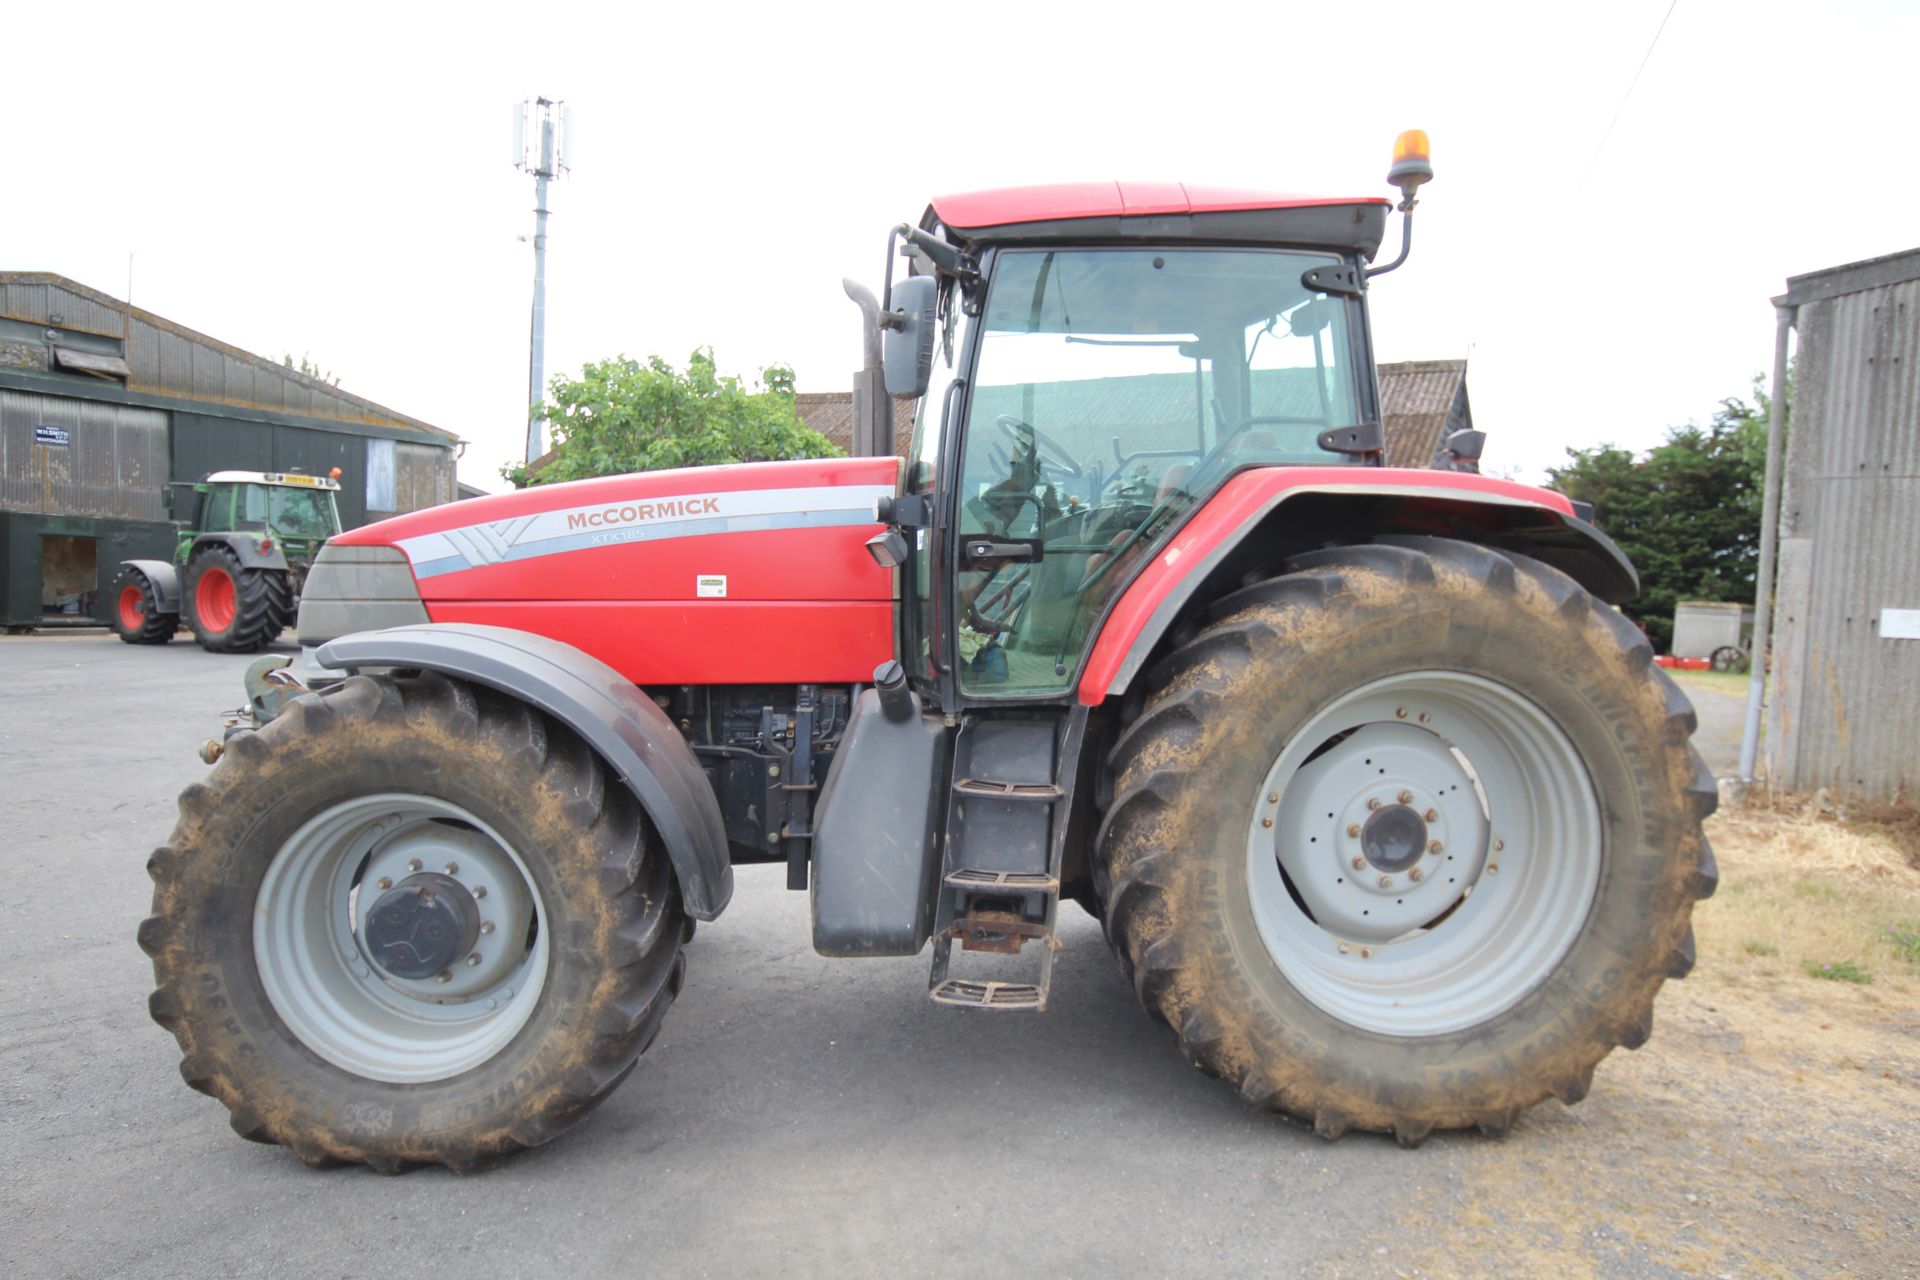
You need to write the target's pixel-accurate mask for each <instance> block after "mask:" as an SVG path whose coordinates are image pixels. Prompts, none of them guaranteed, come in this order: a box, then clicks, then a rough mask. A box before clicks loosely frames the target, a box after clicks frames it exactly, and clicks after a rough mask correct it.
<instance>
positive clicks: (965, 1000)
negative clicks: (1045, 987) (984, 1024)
mask: <svg viewBox="0 0 1920 1280" xmlns="http://www.w3.org/2000/svg"><path fill="white" fill-rule="evenodd" d="M927 995H928V996H929V997H930V998H931V999H932V1000H933V1001H934V1002H935V1003H937V1004H950V1005H958V1006H960V1007H962V1008H972V1009H1035V1010H1038V1009H1043V1008H1045V1007H1046V1002H1047V998H1046V993H1045V992H1043V991H1042V990H1041V989H1040V988H1039V987H1038V986H1036V985H1034V984H1033V983H1031V982H973V981H969V980H967V979H964V978H948V979H947V980H946V981H944V982H942V983H941V984H940V985H939V986H937V987H935V988H933V989H932V990H931V991H929V992H927Z"/></svg>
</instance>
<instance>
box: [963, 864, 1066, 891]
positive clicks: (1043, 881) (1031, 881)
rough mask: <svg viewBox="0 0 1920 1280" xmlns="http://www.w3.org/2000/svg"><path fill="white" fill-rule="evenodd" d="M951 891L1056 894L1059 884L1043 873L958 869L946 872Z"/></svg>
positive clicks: (970, 868)
mask: <svg viewBox="0 0 1920 1280" xmlns="http://www.w3.org/2000/svg"><path fill="white" fill-rule="evenodd" d="M947 885H948V887H949V888H953V889H972V890H982V889H1005V890H1017V891H1019V892H1023V893H1058V892H1060V882H1059V881H1058V880H1056V879H1054V877H1052V876H1050V875H1048V874H1047V873H1046V872H1044V871H986V870H978V869H975V868H972V867H960V868H957V869H955V870H953V871H949V872H947Z"/></svg>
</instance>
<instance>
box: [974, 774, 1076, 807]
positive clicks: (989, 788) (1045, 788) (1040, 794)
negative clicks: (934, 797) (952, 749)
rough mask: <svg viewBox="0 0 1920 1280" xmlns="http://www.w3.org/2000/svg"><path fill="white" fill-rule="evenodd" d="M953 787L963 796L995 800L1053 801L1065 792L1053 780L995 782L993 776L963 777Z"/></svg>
mask: <svg viewBox="0 0 1920 1280" xmlns="http://www.w3.org/2000/svg"><path fill="white" fill-rule="evenodd" d="M953 789H954V790H955V791H957V792H958V793H960V794H961V795H963V796H981V797H984V798H988V799H994V800H1044V801H1046V802H1048V803H1052V802H1053V801H1055V800H1058V799H1061V798H1062V796H1063V795H1064V794H1065V793H1064V792H1062V791H1061V790H1060V788H1059V787H1056V786H1054V785H1053V784H1052V783H1051V782H995V781H993V780H992V779H991V778H961V779H959V780H957V781H956V782H955V783H954V784H953Z"/></svg>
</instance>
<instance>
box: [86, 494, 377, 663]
mask: <svg viewBox="0 0 1920 1280" xmlns="http://www.w3.org/2000/svg"><path fill="white" fill-rule="evenodd" d="M335 474H336V475H337V474H338V471H337V469H336V472H335ZM339 489H340V485H339V482H338V480H337V479H334V478H328V477H321V476H308V475H301V474H299V473H298V472H278V471H216V472H214V473H213V474H212V475H210V476H208V477H207V478H206V479H204V480H202V481H200V482H199V483H198V484H192V485H188V484H180V485H176V486H174V493H175V494H176V495H178V497H177V498H176V502H177V503H178V505H180V506H181V507H182V508H183V509H181V510H178V511H176V512H175V515H176V517H177V518H176V520H175V524H176V525H177V526H178V527H179V529H180V537H179V540H178V542H176V543H175V545H174V549H173V559H172V560H171V561H165V560H127V561H123V562H122V563H121V565H120V569H119V572H118V573H116V574H115V575H114V579H113V591H112V595H111V605H110V607H109V609H108V619H109V621H110V623H111V625H112V627H113V629H114V631H115V633H116V634H118V635H119V637H120V638H121V639H122V640H124V641H126V642H127V643H128V644H165V643H166V642H167V641H169V640H171V639H173V633H174V632H175V631H177V630H179V628H180V623H181V621H182V619H183V618H184V620H185V622H186V624H187V626H189V627H190V628H192V629H193V635H194V639H196V640H198V641H199V642H200V647H201V648H203V649H206V650H208V651H210V652H213V653H252V652H254V651H256V650H259V649H264V648H266V647H267V645H269V644H271V643H272V642H273V639H274V637H276V636H278V635H279V634H280V633H281V631H283V630H285V629H286V628H287V627H288V626H290V625H291V624H292V622H293V618H294V613H295V611H296V610H297V609H298V608H299V605H300V590H301V588H302V587H303V586H305V585H306V581H307V570H308V569H310V568H311V567H312V566H313V558H314V557H315V556H316V555H318V554H319V553H320V548H321V547H322V546H323V545H324V544H325V543H326V541H327V539H328V538H331V537H332V536H333V535H334V534H336V533H339V532H340V511H339V508H338V507H337V506H336V505H335V503H334V497H333V495H334V494H335V493H337V492H338V491H339ZM180 498H184V502H180V501H179V499H180Z"/></svg>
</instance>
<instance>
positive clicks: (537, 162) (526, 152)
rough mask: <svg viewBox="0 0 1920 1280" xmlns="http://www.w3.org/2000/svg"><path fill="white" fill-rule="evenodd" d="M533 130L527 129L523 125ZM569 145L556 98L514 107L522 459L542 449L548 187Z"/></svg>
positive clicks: (567, 125)
mask: <svg viewBox="0 0 1920 1280" xmlns="http://www.w3.org/2000/svg"><path fill="white" fill-rule="evenodd" d="M529 124H532V125H535V126H537V128H535V129H529V128H528V125H529ZM572 143H573V109H572V108H571V107H569V106H567V105H566V104H565V103H564V102H561V101H559V100H558V99H555V98H534V99H532V100H531V101H528V102H516V103H515V104H514V106H513V167H514V168H516V169H518V170H520V171H521V172H522V173H531V174H532V175H533V219H534V220H533V325H532V329H533V332H532V336H531V338H530V339H529V340H528V344H527V364H528V369H527V461H528V462H529V463H531V462H533V461H534V460H535V459H536V458H538V457H539V456H540V455H541V454H542V453H544V452H546V446H545V444H544V443H543V441H542V436H543V434H544V428H545V427H546V420H545V419H544V418H542V417H541V416H540V406H541V404H543V403H544V402H545V400H546V368H547V183H548V181H549V180H551V179H553V178H557V177H559V176H560V175H561V174H563V173H566V172H567V171H568V170H569V169H571V168H572V167H573V166H572V164H571V163H570V160H571V151H572Z"/></svg>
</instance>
